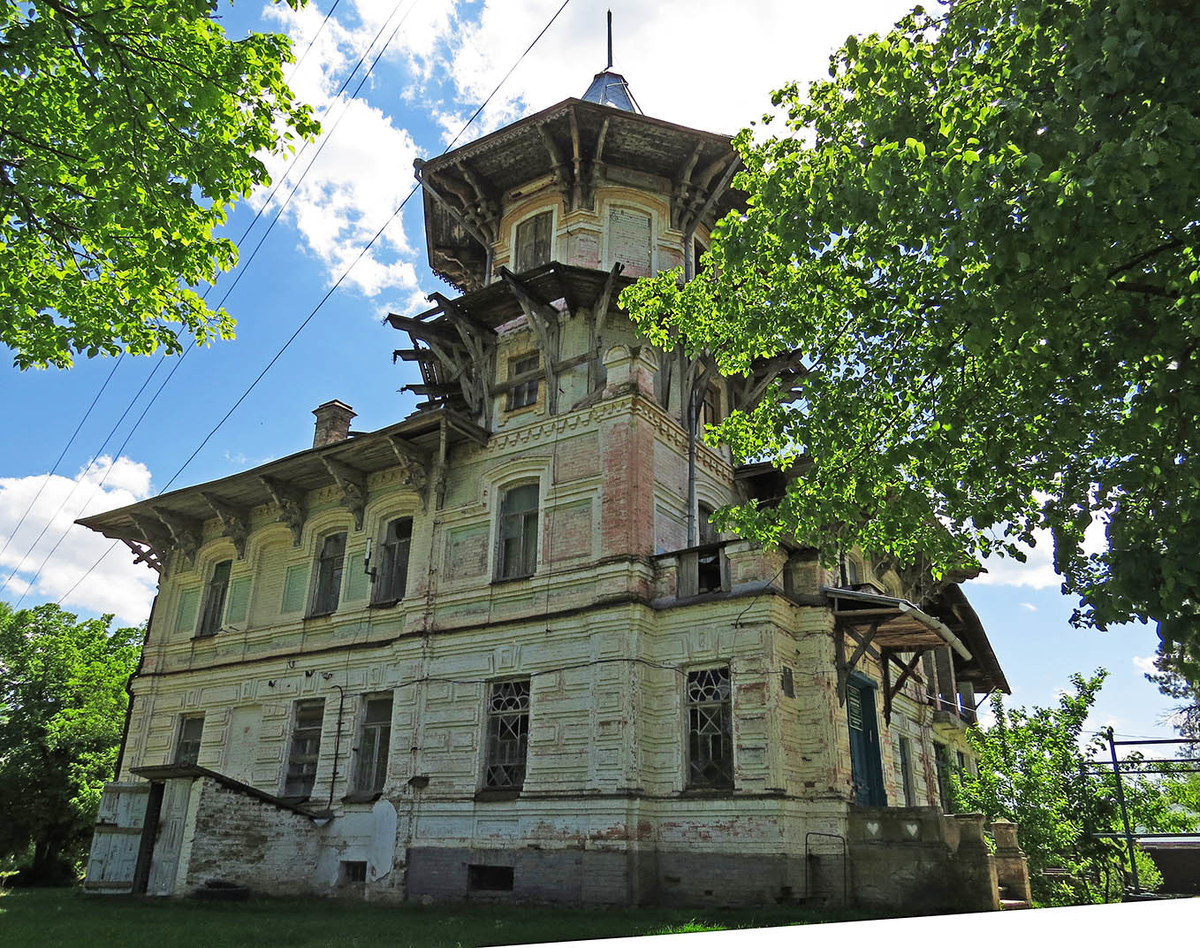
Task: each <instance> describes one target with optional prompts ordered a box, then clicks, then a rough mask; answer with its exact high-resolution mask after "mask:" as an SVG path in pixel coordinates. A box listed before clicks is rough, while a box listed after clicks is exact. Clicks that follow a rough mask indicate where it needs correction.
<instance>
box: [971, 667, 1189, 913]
mask: <svg viewBox="0 0 1200 948" xmlns="http://www.w3.org/2000/svg"><path fill="white" fill-rule="evenodd" d="M1107 674H1108V673H1107V672H1105V671H1104V670H1103V669H1098V670H1097V671H1096V673H1095V674H1094V675H1093V676H1092V677H1091V678H1084V677H1083V676H1082V675H1073V676H1072V677H1071V687H1072V691H1071V693H1065V694H1063V695H1062V696H1061V697H1060V698H1059V701H1058V706H1057V707H1054V708H1038V707H1035V708H1031V709H1029V710H1026V709H1024V708H1007V707H1005V704H1004V701H1003V697H1002V696H1001V695H1000V694H996V695H993V697H992V701H991V709H992V717H993V721H992V723H991V724H990V725H989V726H987V727H974V728H972V729H971V730H970V731H968V732H967V737H968V740H969V741H970V742H971V746H972V747H973V748H974V750H975V752H976V755H977V762H978V768H977V770H978V773H977V775H975V774H971V773H968V772H962V773H959V774H958V775H956V776H955V778H954V780H953V783H954V792H955V796H956V803H957V806H958V809H960V810H977V811H980V812H982V813H984V814H986V815H987V818H988V819H989V820H997V819H1005V820H1011V821H1013V822H1014V823H1017V824H1019V829H1018V835H1019V837H1020V843H1021V848H1022V849H1023V850H1024V851H1025V854H1026V856H1028V857H1029V871H1030V882H1031V884H1032V886H1033V889H1034V898H1035V900H1037V901H1038V902H1041V903H1050V904H1063V903H1071V902H1079V901H1101V900H1103V898H1104V895H1105V881H1106V879H1107V880H1108V881H1109V885H1108V895H1109V897H1110V898H1118V897H1119V896H1120V893H1121V890H1122V872H1123V869H1124V867H1125V866H1126V865H1127V863H1128V859H1127V856H1126V849H1125V848H1124V843H1123V842H1121V841H1116V840H1111V839H1100V838H1097V837H1096V836H1094V835H1093V834H1094V833H1101V832H1104V833H1111V832H1120V831H1121V830H1122V829H1123V825H1122V822H1121V815H1120V809H1119V807H1118V804H1117V795H1116V784H1115V779H1114V777H1113V776H1112V771H1111V769H1109V768H1106V767H1097V766H1089V765H1090V764H1092V763H1094V762H1103V761H1105V760H1109V759H1110V758H1109V754H1108V745H1107V742H1106V741H1104V740H1103V739H1102V738H1101V737H1100V736H1099V735H1095V736H1094V737H1093V738H1092V739H1091V740H1090V741H1087V742H1085V740H1084V737H1083V734H1084V731H1083V728H1084V722H1085V721H1086V719H1087V716H1088V714H1089V713H1090V711H1091V709H1092V706H1093V705H1094V704H1095V700H1096V694H1097V692H1099V690H1100V687H1101V685H1102V684H1103V682H1104V679H1105V678H1106V677H1107ZM1129 759H1131V760H1135V759H1137V757H1136V756H1133V757H1131V758H1129ZM1122 780H1123V783H1122V786H1123V789H1124V793H1125V802H1126V805H1127V806H1128V809H1129V815H1130V821H1131V823H1132V825H1133V826H1135V827H1140V828H1142V829H1143V830H1145V831H1147V832H1176V831H1181V830H1184V829H1186V828H1188V826H1189V824H1190V823H1191V822H1194V821H1193V820H1192V819H1191V817H1190V816H1189V815H1188V814H1185V813H1180V812H1176V811H1175V810H1173V809H1172V807H1171V804H1172V802H1173V801H1172V799H1171V796H1170V795H1169V794H1168V793H1166V792H1165V791H1164V787H1163V785H1162V782H1161V781H1159V780H1156V779H1153V778H1149V777H1137V776H1124V777H1123V778H1122ZM1143 865H1145V867H1146V868H1145V872H1146V877H1145V878H1143V879H1141V880H1140V881H1141V884H1142V887H1143V888H1150V887H1152V883H1153V882H1154V878H1155V877H1156V876H1157V870H1155V869H1153V866H1152V864H1151V863H1150V862H1149V860H1148V859H1147V858H1145V857H1144V854H1142V856H1141V858H1139V861H1138V869H1139V873H1141V871H1142V869H1143ZM1046 868H1059V869H1066V870H1067V871H1068V872H1069V874H1070V875H1071V877H1072V878H1073V879H1074V880H1076V881H1075V882H1064V881H1061V880H1058V879H1054V878H1047V877H1044V876H1042V875H1041V870H1042V869H1046ZM1158 878H1159V881H1160V882H1161V877H1158Z"/></svg>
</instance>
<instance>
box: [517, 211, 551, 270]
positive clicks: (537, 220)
mask: <svg viewBox="0 0 1200 948" xmlns="http://www.w3.org/2000/svg"><path fill="white" fill-rule="evenodd" d="M553 220H554V214H553V212H552V211H546V212H544V213H542V214H537V215H535V216H534V217H531V218H529V219H528V220H523V221H521V223H519V224H518V225H517V241H516V243H517V246H516V248H515V252H514V253H513V260H514V262H515V264H516V272H517V273H524V272H525V271H526V270H532V269H533V268H534V267H540V266H541V265H542V264H544V263H549V262H550V225H551V223H552V222H553Z"/></svg>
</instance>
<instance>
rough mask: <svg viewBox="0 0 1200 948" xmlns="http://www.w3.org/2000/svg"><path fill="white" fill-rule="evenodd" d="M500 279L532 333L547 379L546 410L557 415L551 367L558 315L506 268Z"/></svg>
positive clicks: (555, 375) (555, 380)
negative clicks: (540, 354)
mask: <svg viewBox="0 0 1200 948" xmlns="http://www.w3.org/2000/svg"><path fill="white" fill-rule="evenodd" d="M500 278H501V279H502V280H503V281H504V282H505V284H507V286H508V288H509V290H511V291H512V294H513V296H515V297H516V299H517V302H518V303H520V304H521V310H522V312H524V313H525V318H526V320H528V321H529V326H530V328H531V329H532V330H533V335H534V338H535V339H536V340H537V346H538V349H540V350H541V353H542V369H543V372H544V374H545V377H546V407H547V409H548V410H549V412H550V414H551V415H553V414H557V412H558V373H557V372H555V370H554V365H555V363H556V362H557V361H558V352H559V345H558V312H557V311H556V310H555V309H554V307H553V306H550V305H548V304H546V303H543V302H542V301H541V300H539V299H537V297H535V296H534V295H533V294H532V293H530V292H529V290H528V288H527V287H526V286H525V284H524V283H522V282H521V281H520V280H519V279H518V278H517V277H516V276H514V275H513V273H512V271H510V270H509V269H508V268H507V267H501V268H500Z"/></svg>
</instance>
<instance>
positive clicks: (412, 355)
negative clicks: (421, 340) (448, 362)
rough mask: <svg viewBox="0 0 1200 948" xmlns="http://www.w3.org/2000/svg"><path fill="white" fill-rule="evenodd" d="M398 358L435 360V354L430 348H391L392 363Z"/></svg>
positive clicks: (412, 360)
mask: <svg viewBox="0 0 1200 948" xmlns="http://www.w3.org/2000/svg"><path fill="white" fill-rule="evenodd" d="M397 359H400V360H402V361H404V362H436V361H437V356H435V355H434V354H433V350H432V349H393V350H392V363H393V364H395V362H396V360H397Z"/></svg>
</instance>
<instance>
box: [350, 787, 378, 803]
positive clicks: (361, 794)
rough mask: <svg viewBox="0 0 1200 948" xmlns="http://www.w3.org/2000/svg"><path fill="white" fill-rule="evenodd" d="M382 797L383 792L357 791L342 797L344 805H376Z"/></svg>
mask: <svg viewBox="0 0 1200 948" xmlns="http://www.w3.org/2000/svg"><path fill="white" fill-rule="evenodd" d="M381 796H383V791H382V790H355V791H354V792H353V793H347V794H346V795H345V796H344V797H342V802H343V803H374V802H375V801H376V800H378V799H379V798H380V797H381Z"/></svg>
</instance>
